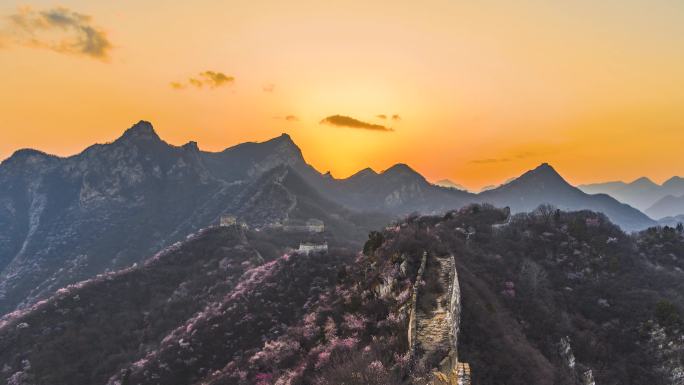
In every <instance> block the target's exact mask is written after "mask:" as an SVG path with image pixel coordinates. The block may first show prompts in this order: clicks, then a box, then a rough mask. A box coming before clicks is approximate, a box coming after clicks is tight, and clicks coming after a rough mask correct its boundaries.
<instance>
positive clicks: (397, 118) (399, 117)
mask: <svg viewBox="0 0 684 385" xmlns="http://www.w3.org/2000/svg"><path fill="white" fill-rule="evenodd" d="M392 120H401V116H399V115H397V114H394V115H392Z"/></svg>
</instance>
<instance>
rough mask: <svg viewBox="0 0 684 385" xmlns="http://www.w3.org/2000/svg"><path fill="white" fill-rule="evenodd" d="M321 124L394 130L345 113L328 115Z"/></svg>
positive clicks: (374, 129) (373, 129)
mask: <svg viewBox="0 0 684 385" xmlns="http://www.w3.org/2000/svg"><path fill="white" fill-rule="evenodd" d="M320 123H321V124H329V125H331V126H337V127H350V128H359V129H363V130H371V131H385V132H390V131H394V130H393V129H392V128H390V127H385V126H383V125H380V124H372V123H366V122H362V121H360V120H358V119H354V118H352V117H349V116H344V115H332V116H328V117H327V118H325V119H323V120H321V122H320Z"/></svg>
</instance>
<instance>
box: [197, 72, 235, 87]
mask: <svg viewBox="0 0 684 385" xmlns="http://www.w3.org/2000/svg"><path fill="white" fill-rule="evenodd" d="M200 77H202V79H204V80H203V83H204V84H205V85H208V86H209V87H211V88H216V87H221V86H224V85H228V84H231V83H233V82H234V81H235V78H234V77H232V76H228V75H226V74H224V73H223V72H215V71H204V72H202V73H200Z"/></svg>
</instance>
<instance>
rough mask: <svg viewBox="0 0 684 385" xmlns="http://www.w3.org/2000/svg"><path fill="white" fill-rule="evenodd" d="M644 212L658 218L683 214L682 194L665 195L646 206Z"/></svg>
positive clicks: (683, 200) (683, 201)
mask: <svg viewBox="0 0 684 385" xmlns="http://www.w3.org/2000/svg"><path fill="white" fill-rule="evenodd" d="M646 214H648V215H650V216H651V217H652V218H658V219H660V218H665V217H674V216H677V215H684V195H681V196H676V197H675V196H673V195H667V196H665V197H663V198H662V199H660V200H658V201H657V202H655V203H654V204H653V205H652V206H651V207H649V208H647V209H646Z"/></svg>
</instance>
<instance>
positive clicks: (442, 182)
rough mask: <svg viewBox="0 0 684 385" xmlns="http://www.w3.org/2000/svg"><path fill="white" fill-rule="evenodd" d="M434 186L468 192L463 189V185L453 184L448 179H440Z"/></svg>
mask: <svg viewBox="0 0 684 385" xmlns="http://www.w3.org/2000/svg"><path fill="white" fill-rule="evenodd" d="M434 184H436V185H437V186H441V187H448V188H455V189H457V190H463V191H468V189H467V188H465V187H464V186H463V185H460V184H458V183H455V182H453V181H451V180H449V179H441V180H438V181H437V182H435V183H434Z"/></svg>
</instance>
